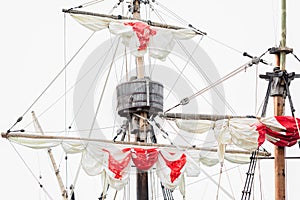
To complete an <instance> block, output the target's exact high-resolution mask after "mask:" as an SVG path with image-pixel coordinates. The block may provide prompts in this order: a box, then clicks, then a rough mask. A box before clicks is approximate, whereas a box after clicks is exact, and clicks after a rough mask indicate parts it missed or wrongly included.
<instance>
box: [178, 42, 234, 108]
mask: <svg viewBox="0 0 300 200" xmlns="http://www.w3.org/2000/svg"><path fill="white" fill-rule="evenodd" d="M202 38H203V37H202ZM177 42H178V44H179V45H180V46H181V48H182V49H183V51H184V52H185V54H186V55H190V53H189V52H188V51H187V49H186V48H184V46H183V45H182V44H181V42H179V41H177ZM190 59H191V61H192V63H193V64H194V65H195V66H198V70H200V72H201V74H202V76H203V77H204V78H205V80H206V82H207V83H208V84H212V81H211V80H210V78H209V77H208V76H207V75H206V73H205V72H204V70H202V68H201V67H200V66H199V65H198V63H197V62H196V61H195V59H194V58H193V57H192V56H190ZM214 91H215V92H216V94H217V95H218V97H219V98H220V99H221V100H222V101H223V102H224V103H225V105H226V107H227V108H228V109H229V110H230V111H231V112H232V113H233V114H236V112H235V111H234V109H233V108H232V107H231V105H230V104H229V103H228V102H227V100H226V99H225V97H224V96H223V95H222V94H221V93H220V91H219V90H218V89H217V88H214Z"/></svg>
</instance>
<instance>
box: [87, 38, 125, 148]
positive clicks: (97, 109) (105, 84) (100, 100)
mask: <svg viewBox="0 0 300 200" xmlns="http://www.w3.org/2000/svg"><path fill="white" fill-rule="evenodd" d="M119 43H120V38H119V39H118V43H117V47H118V46H119ZM117 49H118V48H116V50H115V52H114V55H113V58H112V62H111V64H110V67H109V70H108V73H107V77H106V79H105V83H104V86H103V90H102V93H101V96H100V99H99V102H98V105H97V108H96V112H95V115H94V118H93V121H92V125H91V128H90V132H89V135H88V138H90V137H91V134H92V130H93V128H94V125H95V122H96V119H97V115H98V113H99V109H100V105H101V103H102V99H103V96H104V92H105V89H106V86H107V83H108V78H109V76H110V72H111V69H112V66H113V64H114V58H115V56H116V53H117ZM86 146H87V145H86Z"/></svg>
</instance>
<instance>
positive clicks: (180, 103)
mask: <svg viewBox="0 0 300 200" xmlns="http://www.w3.org/2000/svg"><path fill="white" fill-rule="evenodd" d="M269 51H270V49H268V50H267V51H266V52H264V53H263V54H261V55H260V56H259V57H252V60H251V61H249V62H247V63H245V64H244V65H242V66H240V67H238V68H237V69H235V70H233V71H232V72H230V73H229V74H227V75H226V76H224V77H222V78H220V79H219V80H217V81H215V82H214V83H212V84H210V85H208V86H207V87H205V88H203V89H202V90H199V91H198V92H196V93H194V94H193V95H191V96H189V97H186V98H184V99H182V100H181V101H180V102H179V103H178V104H176V105H175V106H173V107H171V108H169V109H167V110H166V111H165V113H166V112H169V111H170V110H172V109H174V108H176V107H178V106H180V105H186V104H188V103H189V102H190V100H192V99H194V98H196V97H197V96H199V95H201V94H202V93H204V92H206V91H208V90H210V89H211V88H214V87H215V86H217V85H219V84H221V83H223V82H224V81H226V80H227V79H229V78H231V77H233V76H235V75H236V74H238V73H240V72H242V71H244V70H246V69H247V68H249V67H251V66H253V65H254V64H255V65H257V64H258V63H259V62H264V61H263V60H262V59H261V58H262V57H263V56H264V55H265V54H266V53H267V52H269ZM246 54H247V53H246ZM247 56H250V55H248V54H247Z"/></svg>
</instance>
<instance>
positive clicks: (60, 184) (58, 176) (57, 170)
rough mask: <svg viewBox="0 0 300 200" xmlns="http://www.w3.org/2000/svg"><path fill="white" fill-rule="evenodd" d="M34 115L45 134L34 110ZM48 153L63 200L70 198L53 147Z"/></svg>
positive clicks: (35, 121)
mask: <svg viewBox="0 0 300 200" xmlns="http://www.w3.org/2000/svg"><path fill="white" fill-rule="evenodd" d="M32 117H33V120H34V123H35V125H36V129H38V131H39V132H41V133H42V135H44V131H43V129H42V127H41V125H40V123H39V121H38V119H37V118H36V116H35V113H34V112H32ZM48 155H49V157H50V160H51V163H52V166H53V169H54V173H55V176H56V179H57V182H58V184H59V187H60V191H61V194H62V198H63V200H68V193H67V191H66V189H65V186H64V184H63V181H62V179H61V176H60V173H59V169H58V168H57V165H56V162H55V159H54V156H53V153H52V149H51V148H48Z"/></svg>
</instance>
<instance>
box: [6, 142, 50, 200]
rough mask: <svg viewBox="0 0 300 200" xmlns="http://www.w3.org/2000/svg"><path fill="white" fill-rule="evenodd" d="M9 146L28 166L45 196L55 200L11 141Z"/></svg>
mask: <svg viewBox="0 0 300 200" xmlns="http://www.w3.org/2000/svg"><path fill="white" fill-rule="evenodd" d="M9 144H10V145H11V146H12V147H13V149H14V150H15V152H16V153H17V155H18V156H19V158H20V159H21V160H22V162H23V164H24V165H25V166H26V168H27V169H28V171H29V172H30V174H31V175H32V176H33V178H34V179H35V180H36V182H37V183H38V184H39V186H40V188H42V190H43V191H44V192H45V194H46V195H47V196H48V197H49V198H50V199H51V200H54V199H53V198H52V197H51V196H50V194H49V193H48V191H47V190H46V189H45V188H44V186H43V185H42V184H41V182H40V181H39V180H38V178H37V177H36V176H35V175H34V173H33V171H32V170H31V169H30V167H29V165H28V164H27V163H26V162H25V160H24V159H23V157H22V156H21V154H20V153H19V151H18V150H17V149H16V147H15V146H14V145H13V144H12V143H11V142H10V141H9Z"/></svg>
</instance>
